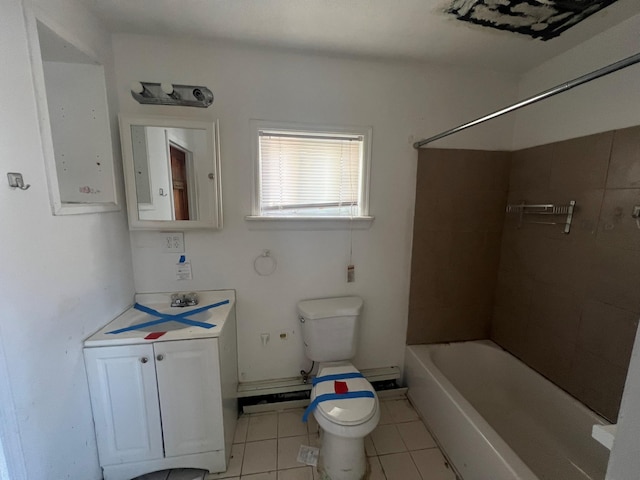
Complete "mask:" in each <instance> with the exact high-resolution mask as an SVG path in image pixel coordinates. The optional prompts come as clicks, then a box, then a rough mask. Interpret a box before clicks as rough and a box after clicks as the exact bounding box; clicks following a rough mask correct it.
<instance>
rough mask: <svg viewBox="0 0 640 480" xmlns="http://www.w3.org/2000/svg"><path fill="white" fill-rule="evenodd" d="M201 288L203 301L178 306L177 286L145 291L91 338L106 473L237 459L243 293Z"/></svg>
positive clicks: (118, 479) (119, 479)
mask: <svg viewBox="0 0 640 480" xmlns="http://www.w3.org/2000/svg"><path fill="white" fill-rule="evenodd" d="M197 293H198V296H199V304H198V305H195V306H190V307H184V308H172V307H170V302H171V294H170V293H154V294H138V295H136V298H135V300H136V304H137V305H138V307H135V308H134V307H132V308H130V309H129V310H127V311H126V312H124V313H123V314H122V315H120V316H119V317H117V318H116V319H115V320H113V321H112V322H110V323H109V324H107V325H106V326H105V327H104V328H102V329H101V330H100V331H98V332H97V333H95V334H94V335H92V336H91V337H89V338H88V339H87V340H85V342H84V345H85V348H84V357H85V363H86V367H87V376H88V379H89V390H90V394H91V404H92V408H93V417H94V423H95V428H96V438H97V443H98V454H99V459H100V465H101V466H102V468H103V471H104V478H105V480H129V479H131V478H133V477H136V476H138V475H142V474H145V473H149V472H153V471H157V470H163V469H168V468H202V469H206V470H209V471H210V472H222V471H225V470H226V468H227V466H228V462H229V455H230V450H231V444H232V442H233V435H234V431H235V424H236V419H237V414H238V411H237V398H236V390H237V384H238V373H237V372H238V368H237V347H236V345H237V341H236V318H235V292H234V291H233V290H218V291H206V292H197ZM212 305H216V306H213V307H211V306H212ZM207 307H209V308H207ZM138 308H141V309H142V311H141V310H139V309H138ZM149 309H150V310H149ZM189 312H193V313H192V314H191V315H190V314H189ZM183 322H184V323H183ZM149 323H150V324H151V325H148V326H146V327H142V328H138V327H139V326H140V325H141V324H149ZM114 332H115V333H114ZM156 337H157V338H156Z"/></svg>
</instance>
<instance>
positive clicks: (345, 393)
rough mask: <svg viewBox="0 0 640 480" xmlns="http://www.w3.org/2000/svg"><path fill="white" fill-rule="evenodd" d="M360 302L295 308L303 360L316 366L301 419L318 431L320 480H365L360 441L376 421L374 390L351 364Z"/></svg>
mask: <svg viewBox="0 0 640 480" xmlns="http://www.w3.org/2000/svg"><path fill="white" fill-rule="evenodd" d="M362 303H363V302H362V299H361V298H360V297H334V298H320V299H314V300H304V301H302V302H299V303H298V314H299V319H300V322H301V325H302V338H303V340H304V349H305V355H306V357H307V358H308V359H309V360H312V361H314V362H318V363H319V366H318V373H317V375H316V377H315V378H314V379H313V384H314V385H313V388H312V390H311V398H310V400H311V404H310V406H309V408H308V409H307V411H306V412H305V415H309V414H312V415H313V416H314V418H315V419H316V421H317V422H318V425H319V426H320V428H321V429H322V432H321V447H320V459H319V463H318V470H319V471H320V472H321V474H322V477H321V478H323V480H361V479H363V478H364V477H365V475H366V473H367V457H366V455H365V450H364V438H365V437H366V436H367V435H368V434H369V433H371V432H372V431H373V429H374V428H376V426H377V425H378V421H379V420H380V407H379V404H378V397H377V395H376V393H375V390H374V389H373V386H372V385H371V384H370V383H369V382H368V381H367V380H366V379H365V378H364V377H363V376H362V374H361V373H360V372H359V371H358V369H357V368H355V367H354V366H353V365H352V364H351V363H350V362H349V360H350V359H351V358H353V357H354V356H355V354H356V334H357V326H358V318H359V316H360V312H361V310H362ZM305 418H306V417H305Z"/></svg>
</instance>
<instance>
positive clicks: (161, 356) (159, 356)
mask: <svg viewBox="0 0 640 480" xmlns="http://www.w3.org/2000/svg"><path fill="white" fill-rule="evenodd" d="M156 359H157V360H158V361H159V362H161V361H162V360H164V355H162V354H160V355H158V356H157V357H156Z"/></svg>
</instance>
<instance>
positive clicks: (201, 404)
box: [154, 338, 224, 457]
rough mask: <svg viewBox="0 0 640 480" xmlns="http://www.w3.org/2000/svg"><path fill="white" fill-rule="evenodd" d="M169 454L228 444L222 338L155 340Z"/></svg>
mask: <svg viewBox="0 0 640 480" xmlns="http://www.w3.org/2000/svg"><path fill="white" fill-rule="evenodd" d="M154 351H155V358H156V370H157V375H158V391H159V397H160V405H161V410H162V430H163V433H164V448H165V455H166V456H167V457H173V456H178V455H186V454H192V453H201V452H211V451H214V450H222V449H224V430H223V424H222V399H221V392H220V363H219V360H218V340H217V339H216V338H205V339H195V340H181V341H175V342H158V343H155V344H154Z"/></svg>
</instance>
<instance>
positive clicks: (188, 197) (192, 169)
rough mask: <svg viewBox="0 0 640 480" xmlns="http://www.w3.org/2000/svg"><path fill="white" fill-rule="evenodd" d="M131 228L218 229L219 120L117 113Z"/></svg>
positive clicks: (220, 218)
mask: <svg viewBox="0 0 640 480" xmlns="http://www.w3.org/2000/svg"><path fill="white" fill-rule="evenodd" d="M120 135H121V137H122V150H123V158H124V166H125V180H126V186H127V206H128V213H129V225H130V227H131V228H132V229H152V230H153V229H155V230H157V229H165V228H177V229H192V228H222V208H221V195H220V168H219V155H218V142H217V125H216V124H214V123H208V122H198V121H192V120H187V119H181V118H171V117H144V118H141V117H135V118H134V117H129V116H124V115H122V116H121V117H120Z"/></svg>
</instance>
